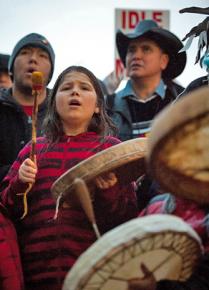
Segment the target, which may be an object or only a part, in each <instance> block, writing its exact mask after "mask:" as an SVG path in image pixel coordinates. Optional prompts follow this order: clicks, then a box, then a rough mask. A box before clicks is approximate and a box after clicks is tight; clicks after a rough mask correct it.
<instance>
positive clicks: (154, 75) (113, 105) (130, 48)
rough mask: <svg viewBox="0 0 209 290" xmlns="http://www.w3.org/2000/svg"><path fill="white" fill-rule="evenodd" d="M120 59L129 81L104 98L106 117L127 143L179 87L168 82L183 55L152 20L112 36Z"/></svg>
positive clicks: (179, 67) (179, 70) (173, 38)
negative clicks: (107, 116)
mask: <svg viewBox="0 0 209 290" xmlns="http://www.w3.org/2000/svg"><path fill="white" fill-rule="evenodd" d="M116 44H117V49H118V52H119V55H120V58H121V60H122V62H123V64H124V66H125V68H126V72H127V76H128V77H129V80H128V82H127V84H126V87H125V88H124V89H122V90H121V91H119V92H118V93H116V94H115V95H112V96H108V97H107V106H108V108H109V109H110V115H111V116H112V119H113V121H114V122H115V124H116V125H117V127H118V129H119V138H120V139H121V140H128V139H132V138H136V137H138V136H141V133H143V132H145V131H146V129H147V128H143V125H146V124H148V125H150V120H152V119H153V118H154V116H155V115H156V114H157V113H158V112H159V111H160V110H161V109H162V108H163V107H165V106H166V105H167V104H168V103H170V102H171V101H173V100H174V99H175V98H176V97H177V95H178V94H180V93H181V92H182V91H183V88H182V87H181V86H179V85H177V84H176V83H174V82H172V79H174V78H176V77H177V76H179V75H180V74H181V73H182V71H183V70H184V67H185V65H186V53H185V52H183V53H178V51H179V50H180V49H181V48H182V47H183V45H182V43H181V41H180V40H179V39H178V38H177V37H176V36H175V35H174V34H173V33H171V32H170V31H168V30H166V29H163V28H160V27H159V26H158V25H157V23H156V22H154V21H153V20H143V21H140V22H139V23H138V25H137V26H136V28H135V30H134V32H133V33H129V34H127V35H125V34H124V33H123V32H122V31H120V30H119V31H118V32H117V34H116Z"/></svg>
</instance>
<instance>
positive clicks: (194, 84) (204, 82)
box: [177, 76, 208, 100]
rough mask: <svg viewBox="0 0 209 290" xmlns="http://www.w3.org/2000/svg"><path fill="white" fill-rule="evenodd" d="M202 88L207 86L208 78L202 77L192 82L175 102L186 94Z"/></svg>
mask: <svg viewBox="0 0 209 290" xmlns="http://www.w3.org/2000/svg"><path fill="white" fill-rule="evenodd" d="M203 86H208V76H202V77H200V78H198V79H195V80H193V81H192V82H191V83H190V84H189V85H188V86H187V87H186V89H185V90H184V91H183V92H182V93H181V94H180V95H179V96H178V98H177V100H178V99H180V98H181V97H183V96H185V95H186V94H188V93H191V92H192V91H194V90H196V89H199V88H201V87H203Z"/></svg>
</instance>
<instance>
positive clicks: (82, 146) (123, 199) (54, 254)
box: [1, 132, 137, 290]
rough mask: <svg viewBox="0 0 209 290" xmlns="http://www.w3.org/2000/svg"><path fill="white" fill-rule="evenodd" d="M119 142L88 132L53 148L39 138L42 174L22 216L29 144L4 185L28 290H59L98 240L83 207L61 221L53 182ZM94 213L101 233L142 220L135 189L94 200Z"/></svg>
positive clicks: (65, 212)
mask: <svg viewBox="0 0 209 290" xmlns="http://www.w3.org/2000/svg"><path fill="white" fill-rule="evenodd" d="M119 142H120V141H119V140H118V139H116V138H114V137H105V138H101V137H100V136H98V135H97V134H96V133H93V132H87V133H83V134H79V135H77V136H74V137H67V136H64V137H63V138H62V139H61V141H60V142H59V143H56V144H53V145H49V143H48V142H47V140H46V139H45V138H44V137H42V138H38V140H37V145H36V154H37V166H38V173H37V176H36V182H35V184H34V186H33V188H32V190H31V191H30V192H29V193H28V207H29V212H28V214H27V216H26V217H25V218H24V219H23V220H20V217H21V215H22V214H23V201H22V197H21V196H19V195H17V193H20V192H24V189H25V184H22V183H21V182H20V181H19V179H18V169H19V167H20V165H21V163H22V162H23V161H24V160H25V159H26V158H27V157H28V156H29V153H30V144H28V145H27V146H25V147H24V149H23V150H22V151H21V152H20V154H19V155H18V158H17V160H16V161H15V162H14V164H13V166H12V167H11V170H10V171H9V173H8V175H7V176H6V177H5V179H4V184H5V186H6V185H7V187H6V188H5V189H4V190H3V191H2V193H1V198H2V202H3V203H4V205H5V206H6V207H7V208H8V210H9V211H10V213H11V215H12V216H13V218H14V219H15V221H16V224H17V231H18V237H19V240H20V249H21V254H22V263H23V270H24V278H25V282H26V289H30V290H35V289H36V290H37V289H39V290H46V289H50V290H60V289H61V286H62V283H63V279H64V277H65V275H66V273H67V272H68V271H69V269H70V268H71V266H72V265H73V264H74V262H75V261H76V259H77V258H78V257H79V256H80V255H81V253H82V252H84V251H85V250H86V249H87V248H88V247H89V246H90V245H91V244H92V243H93V242H95V240H96V237H95V234H94V232H93V230H92V227H91V225H90V223H89V222H88V220H87V218H86V216H85V213H84V212H83V210H82V209H81V208H80V207H71V208H60V210H59V215H58V218H57V219H56V220H54V219H53V217H54V214H55V200H54V199H53V197H52V194H51V192H50V188H51V185H52V184H53V182H54V181H55V180H56V179H57V178H58V177H59V176H61V175H62V174H63V173H64V172H66V171H67V170H68V169H69V168H71V167H73V166H74V165H76V164H78V163H79V162H81V161H82V160H84V159H86V158H88V157H90V156H92V155H94V154H96V153H97V152H100V151H102V150H104V149H106V148H108V147H110V146H113V145H116V144H118V143H119ZM94 208H95V214H96V219H97V224H98V227H99V229H100V231H101V232H106V231H108V230H110V229H112V228H113V227H115V226H117V225H119V224H121V223H123V222H125V221H127V220H129V219H131V218H133V217H136V215H137V206H136V196H135V192H134V190H133V187H132V185H131V184H128V185H127V186H121V185H119V184H118V183H117V185H115V186H113V187H112V188H110V189H107V190H99V189H98V192H96V194H95V200H94Z"/></svg>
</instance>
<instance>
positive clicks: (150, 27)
mask: <svg viewBox="0 0 209 290" xmlns="http://www.w3.org/2000/svg"><path fill="white" fill-rule="evenodd" d="M142 36H143V37H146V38H148V39H151V40H153V41H154V42H156V43H157V44H158V46H159V47H160V48H161V49H163V51H165V52H166V53H167V54H168V55H169V63H168V66H167V67H166V69H165V70H164V71H163V74H162V76H163V78H164V79H174V78H176V77H177V76H178V75H180V74H181V73H182V72H183V70H184V68H185V65H186V53H185V52H182V53H178V52H179V50H180V49H181V48H182V47H183V44H182V42H181V40H180V39H179V38H178V37H177V36H175V35H174V34H173V33H171V32H170V31H168V30H166V29H163V28H161V27H159V26H158V25H157V23H156V22H155V21H153V20H143V21H140V22H139V23H138V24H137V26H136V27H135V30H134V32H132V33H128V34H124V33H123V32H122V31H121V30H118V32H117V33H116V45H117V48H118V52H119V55H120V58H121V60H122V62H123V64H124V66H125V65H126V55H127V51H128V46H129V44H130V42H131V41H132V40H134V39H137V38H139V37H142Z"/></svg>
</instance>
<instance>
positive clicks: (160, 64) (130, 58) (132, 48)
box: [126, 38, 169, 78]
mask: <svg viewBox="0 0 209 290" xmlns="http://www.w3.org/2000/svg"><path fill="white" fill-rule="evenodd" d="M168 61H169V57H168V55H167V54H166V53H164V52H163V51H162V50H161V48H160V47H159V46H158V45H157V44H156V43H155V42H154V41H152V40H150V39H146V38H139V39H136V40H133V41H131V42H130V44H129V47H128V51H127V55H126V69H127V75H128V76H129V77H130V78H149V77H153V76H158V77H159V76H160V77H161V74H162V71H163V70H164V69H165V68H166V67H167V64H168Z"/></svg>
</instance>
